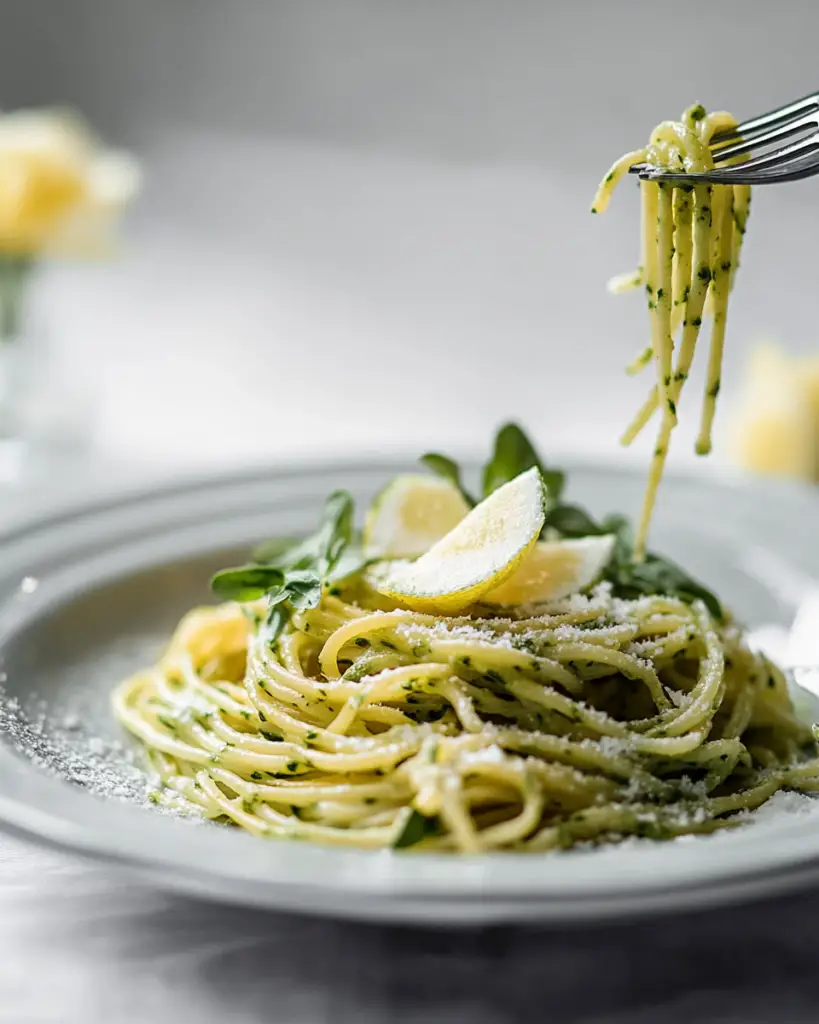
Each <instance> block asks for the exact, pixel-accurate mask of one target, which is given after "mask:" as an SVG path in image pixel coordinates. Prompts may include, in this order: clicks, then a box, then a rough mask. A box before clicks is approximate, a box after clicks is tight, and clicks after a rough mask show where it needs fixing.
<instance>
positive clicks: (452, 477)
mask: <svg viewBox="0 0 819 1024" xmlns="http://www.w3.org/2000/svg"><path fill="white" fill-rule="evenodd" d="M420 461H421V462H423V464H424V465H425V466H426V467H427V469H431V470H432V472H433V473H435V475H436V476H440V477H443V479H444V480H448V481H449V482H450V483H451V484H453V485H454V486H455V487H457V488H458V490H459V491H460V492H461V494H462V495H463V499H464V501H465V502H466V503H467V505H469V506H470V507H473V508H474V506H475V504H476V502H475V499H474V498H473V497H472V495H471V494H470V493H469V491H468V490H467V489H466V488H465V487H464V485H463V482H462V480H461V467H460V466H459V465H458V463H457V462H455V460H454V459H450V458H449V456H448V455H441V454H440V452H427V453H426V455H422V456H421V459H420Z"/></svg>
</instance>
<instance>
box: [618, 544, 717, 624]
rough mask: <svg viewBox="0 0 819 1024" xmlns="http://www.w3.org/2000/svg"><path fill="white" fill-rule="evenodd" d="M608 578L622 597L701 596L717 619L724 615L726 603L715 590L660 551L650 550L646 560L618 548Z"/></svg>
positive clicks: (687, 599) (690, 598)
mask: <svg viewBox="0 0 819 1024" xmlns="http://www.w3.org/2000/svg"><path fill="white" fill-rule="evenodd" d="M606 578H607V579H608V580H610V581H611V583H612V585H613V586H614V592H615V594H616V595H617V596H618V597H625V598H629V599H633V598H635V597H640V596H642V595H651V594H668V595H669V596H670V597H677V598H679V599H680V600H681V601H685V602H686V604H691V603H692V602H693V601H697V600H699V601H702V603H703V604H704V605H705V607H706V608H707V609H708V611H709V612H710V613H711V615H713V616H714V618H715V619H717V620H721V619H722V618H723V614H724V613H723V610H722V605H721V604H720V602H719V599H718V598H717V597H716V595H715V594H713V593H712V592H711V591H710V590H709V589H708V588H707V587H705V586H703V584H702V583H699V582H698V581H697V580H695V579H694V578H693V577H692V576H689V575H688V573H687V572H685V570H683V569H681V568H680V567H679V566H678V565H676V564H675V563H674V562H671V561H669V560H668V559H667V558H662V557H660V556H659V555H654V554H650V553H649V554H647V555H646V557H645V560H644V561H642V562H634V561H632V560H631V554H630V553H629V554H628V557H627V558H623V557H621V552H618V551H617V550H616V549H615V556H614V559H613V560H612V563H611V565H610V567H609V569H608V571H607V573H606Z"/></svg>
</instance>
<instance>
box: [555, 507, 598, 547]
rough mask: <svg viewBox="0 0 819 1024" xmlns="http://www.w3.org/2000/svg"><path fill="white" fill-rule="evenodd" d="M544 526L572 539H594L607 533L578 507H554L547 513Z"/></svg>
mask: <svg viewBox="0 0 819 1024" xmlns="http://www.w3.org/2000/svg"><path fill="white" fill-rule="evenodd" d="M545 525H546V526H550V527H551V528H552V529H554V530H557V532H558V533H559V534H561V536H563V537H569V538H572V539H574V538H575V537H596V536H599V535H600V534H602V533H605V532H607V531H605V530H603V529H602V528H601V527H600V526H598V525H597V523H596V522H595V521H594V520H593V519H592V517H591V516H590V515H589V514H588V512H586V511H585V510H584V509H582V508H580V506H579V505H555V506H554V508H550V509H549V510H548V511H547V513H546V523H545Z"/></svg>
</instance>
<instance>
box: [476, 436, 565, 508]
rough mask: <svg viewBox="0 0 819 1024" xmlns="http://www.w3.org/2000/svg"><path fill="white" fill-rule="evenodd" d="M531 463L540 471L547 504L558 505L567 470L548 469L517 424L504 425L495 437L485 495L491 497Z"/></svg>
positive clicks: (530, 465) (485, 472)
mask: <svg viewBox="0 0 819 1024" xmlns="http://www.w3.org/2000/svg"><path fill="white" fill-rule="evenodd" d="M532 466H537V468H538V469H539V470H540V475H541V476H542V477H543V484H544V486H545V488H546V495H547V498H548V503H549V504H552V505H554V504H557V502H558V501H559V500H560V495H561V494H562V493H563V487H564V485H565V483H566V475H565V473H563V471H562V470H559V469H547V468H546V467H545V466H544V465H543V463H542V462H541V460H540V456H539V455H538V453H537V451H536V450H535V446H534V445H533V444H532V442H531V441H530V440H529V438H528V437H527V436H526V434H524V432H523V431H522V430H521V428H520V427H519V426H518V425H517V423H506V424H504V426H502V427H501V429H500V430H499V431H498V433H497V436H496V437H495V448H494V451H493V453H492V458H491V459H490V460H489V462H487V464H486V465H485V466H484V468H483V496H484V497H485V498H486V497H488V496H489V495H490V494H492V492H493V491H496V490H497V489H498V488H499V487H501V486H502V485H503V484H507V483H509V481H510V480H514V479H515V477H516V476H520V474H521V473H525V472H526V470H527V469H531V468H532Z"/></svg>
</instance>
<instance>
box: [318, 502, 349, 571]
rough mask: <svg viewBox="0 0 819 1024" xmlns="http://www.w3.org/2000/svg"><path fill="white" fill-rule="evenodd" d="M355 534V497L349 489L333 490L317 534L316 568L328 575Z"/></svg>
mask: <svg viewBox="0 0 819 1024" xmlns="http://www.w3.org/2000/svg"><path fill="white" fill-rule="evenodd" d="M352 536H353V499H352V496H351V495H350V493H349V492H348V491H333V493H332V494H331V495H330V497H329V498H328V499H327V501H326V502H325V505H324V520H323V522H322V524H321V526H320V527H319V531H318V533H317V534H316V569H317V571H318V573H319V575H321V576H322V577H326V576H328V575H329V573H331V572H332V570H333V569H334V568H335V566H336V564H337V563H338V560H339V559H340V558H341V556H342V554H343V553H344V549H345V548H346V547H347V546H348V544H349V543H350V542H351V540H352Z"/></svg>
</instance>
